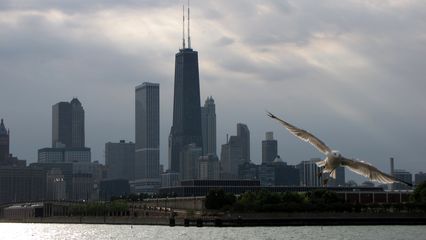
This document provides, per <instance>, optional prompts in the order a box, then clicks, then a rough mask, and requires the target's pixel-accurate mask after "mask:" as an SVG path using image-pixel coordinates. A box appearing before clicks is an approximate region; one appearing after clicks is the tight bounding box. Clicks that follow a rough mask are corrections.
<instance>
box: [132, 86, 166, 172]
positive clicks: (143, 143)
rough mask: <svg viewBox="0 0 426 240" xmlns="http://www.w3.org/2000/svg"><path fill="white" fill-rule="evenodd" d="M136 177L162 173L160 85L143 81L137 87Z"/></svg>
mask: <svg viewBox="0 0 426 240" xmlns="http://www.w3.org/2000/svg"><path fill="white" fill-rule="evenodd" d="M135 139H136V142H135V163H134V179H135V180H137V179H149V178H158V179H159V177H160V176H159V175H160V170H159V169H160V85H159V84H157V83H148V82H145V83H142V84H141V85H139V86H137V87H136V89H135Z"/></svg>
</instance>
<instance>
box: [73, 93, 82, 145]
mask: <svg viewBox="0 0 426 240" xmlns="http://www.w3.org/2000/svg"><path fill="white" fill-rule="evenodd" d="M70 104H71V147H79V148H82V147H84V146H85V141H84V140H85V136H84V109H83V107H82V106H81V102H80V101H79V100H78V99H77V98H73V99H72V100H71V102H70Z"/></svg>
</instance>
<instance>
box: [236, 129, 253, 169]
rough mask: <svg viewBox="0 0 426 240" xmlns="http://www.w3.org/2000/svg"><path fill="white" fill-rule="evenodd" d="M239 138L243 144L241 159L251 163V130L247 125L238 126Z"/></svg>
mask: <svg viewBox="0 0 426 240" xmlns="http://www.w3.org/2000/svg"><path fill="white" fill-rule="evenodd" d="M237 136H238V137H239V138H240V142H241V158H242V159H243V161H244V162H250V130H249V129H248V127H247V125H246V124H244V123H238V124H237Z"/></svg>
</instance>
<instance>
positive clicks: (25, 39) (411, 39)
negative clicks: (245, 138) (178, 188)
mask: <svg viewBox="0 0 426 240" xmlns="http://www.w3.org/2000/svg"><path fill="white" fill-rule="evenodd" d="M185 3H186V1H161V2H159V1H120V2H119V3H118V2H115V1H106V2H105V1H102V2H100V1H99V2H97V1H90V2H86V1H60V2H57V1H8V0H6V1H2V3H0V10H1V14H0V29H1V30H0V52H1V54H0V72H1V73H2V76H1V78H2V80H1V85H0V86H1V87H0V114H1V116H0V117H1V118H4V119H5V124H6V126H7V127H8V128H10V129H11V144H10V145H11V152H12V153H14V154H15V155H17V156H18V157H20V158H22V159H26V160H27V161H28V163H32V162H36V161H37V149H39V148H42V147H45V146H49V145H50V144H51V121H52V115H51V111H52V109H51V107H52V105H53V104H55V103H57V102H59V101H70V100H71V99H72V98H73V97H78V98H79V100H80V101H81V102H82V104H83V106H84V109H85V114H86V118H85V119H86V145H87V146H88V147H91V148H92V160H99V161H100V162H104V156H103V151H104V147H105V143H106V142H108V141H115V142H116V141H118V140H120V139H125V140H131V141H134V126H135V124H134V108H135V106H134V91H135V86H137V85H139V84H140V83H142V82H156V83H159V84H160V120H161V122H160V133H161V134H160V159H161V163H162V164H165V165H166V166H167V146H168V143H167V140H168V134H169V131H170V127H171V125H172V109H173V74H174V54H175V53H176V51H177V50H178V49H179V47H180V46H181V38H182V37H181V34H182V33H181V7H182V4H185ZM424 7H425V3H424V2H422V1H377V2H371V1H346V2H344V3H343V2H341V1H322V2H316V3H315V4H312V2H310V1H192V3H191V24H192V27H191V38H192V46H193V48H194V49H196V50H197V51H199V67H200V91H201V103H204V100H205V99H206V98H207V97H208V96H213V97H214V99H215V103H216V115H217V144H218V149H220V148H219V146H220V145H221V144H223V143H225V142H226V134H229V135H235V133H236V124H237V123H239V122H241V123H245V124H247V126H248V127H249V129H250V133H251V149H252V152H251V160H252V161H253V162H255V163H260V161H261V141H262V140H263V139H264V133H265V132H266V131H273V132H274V134H275V138H276V139H277V140H278V144H279V145H278V153H279V154H280V155H281V157H282V159H283V160H284V161H286V162H289V163H291V164H296V163H298V162H300V161H301V160H308V159H310V158H312V157H320V156H321V155H319V154H318V153H317V152H316V150H315V149H314V148H312V147H311V146H309V145H308V144H303V143H301V142H300V141H298V140H296V139H295V138H294V137H293V136H291V135H290V134H288V132H286V131H285V130H284V129H282V127H281V126H279V125H278V124H276V123H275V122H272V121H271V120H270V119H268V118H267V117H266V114H265V110H269V111H271V112H273V113H275V114H277V115H278V116H282V117H285V118H286V119H287V120H288V121H290V122H292V123H294V124H296V125H298V126H300V127H303V128H304V129H307V130H309V131H310V132H312V133H315V135H316V136H318V137H319V138H321V139H323V140H324V141H325V142H327V144H328V145H329V146H330V147H332V148H333V149H338V150H340V151H341V152H342V153H344V154H346V155H348V156H354V157H357V158H360V159H363V160H366V161H369V162H371V163H373V164H374V165H376V166H378V167H379V168H380V169H382V170H384V171H389V167H388V159H389V157H395V159H396V167H397V168H404V169H406V170H408V171H411V172H413V173H414V172H418V171H425V170H426V166H425V163H424V157H425V156H426V149H425V148H424V144H425V140H424V136H425V135H426V128H425V127H424V122H425V119H426V107H425V106H424V104H422V103H424V102H426V95H425V94H424V90H425V89H426V83H425V81H424V76H426V70H425V67H424V66H423V65H424V63H423V62H424V61H422V58H423V57H424V56H425V54H426V44H425V43H426V32H425V30H424V23H425V21H426V16H425V14H424V13H423V11H422V9H424ZM348 178H349V179H350V177H347V179H348Z"/></svg>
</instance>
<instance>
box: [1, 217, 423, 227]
mask: <svg viewBox="0 0 426 240" xmlns="http://www.w3.org/2000/svg"><path fill="white" fill-rule="evenodd" d="M0 223H47V224H110V225H157V226H171V227H173V226H185V227H192V226H196V227H262V226H361V225H364V226H365V225H426V215H424V214H419V215H418V214H414V215H413V214H398V215H397V216H392V215H389V214H386V215H371V214H370V215H369V216H366V215H362V214H358V215H354V214H352V215H348V216H342V215H338V216H332V215H318V214H315V215H309V214H308V215H307V214H304V215H300V216H287V217H283V216H279V215H278V216H274V215H272V214H270V215H263V216H262V217H261V218H259V217H256V214H242V215H241V216H238V217H236V216H233V217H224V216H221V217H188V218H174V219H170V218H168V217H150V218H134V217H47V218H28V219H5V218H1V219H0Z"/></svg>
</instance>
